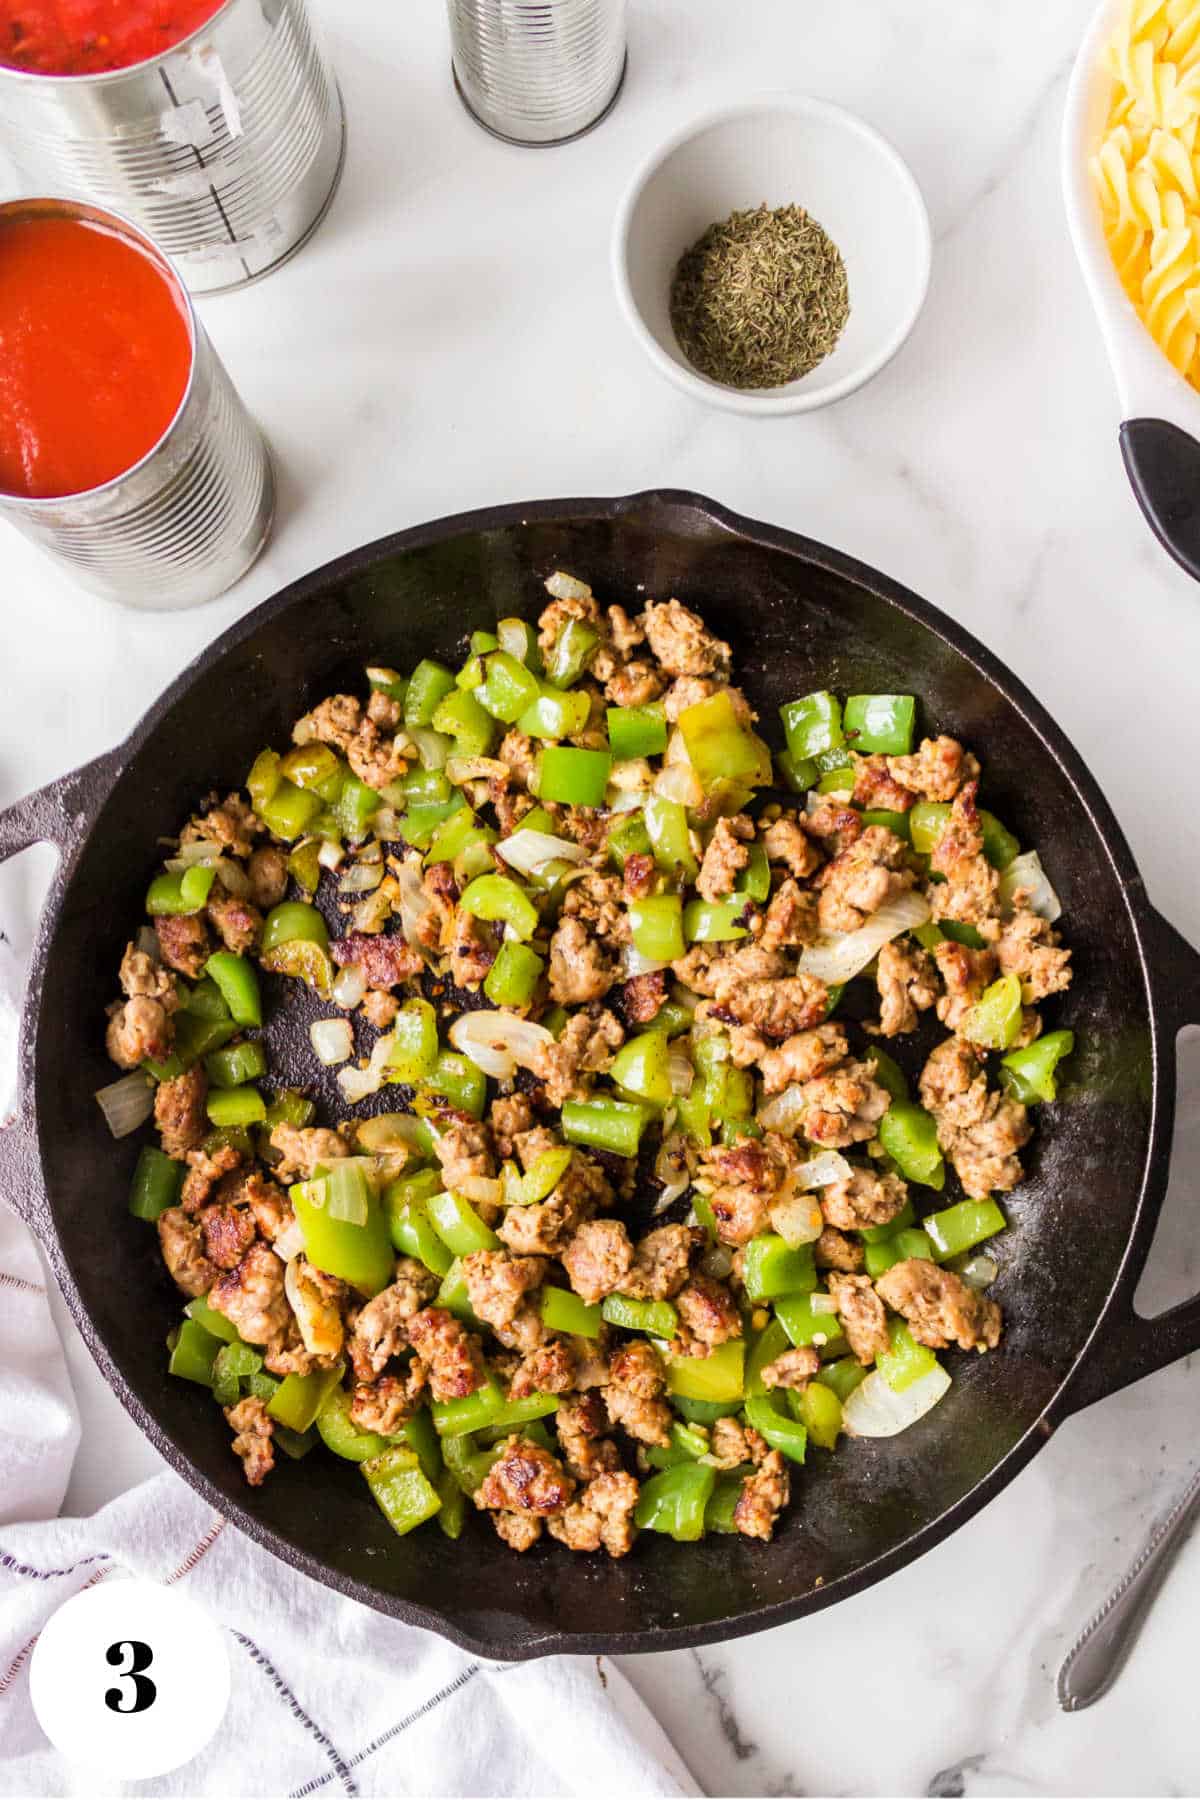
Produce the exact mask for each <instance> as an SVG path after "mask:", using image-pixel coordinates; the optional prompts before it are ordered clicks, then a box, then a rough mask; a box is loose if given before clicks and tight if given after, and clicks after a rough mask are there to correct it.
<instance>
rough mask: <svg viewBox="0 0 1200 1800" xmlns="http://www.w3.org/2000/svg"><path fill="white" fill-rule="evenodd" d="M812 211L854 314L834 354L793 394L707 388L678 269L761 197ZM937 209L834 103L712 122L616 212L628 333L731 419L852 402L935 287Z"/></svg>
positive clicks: (659, 163)
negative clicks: (676, 311) (705, 239)
mask: <svg viewBox="0 0 1200 1800" xmlns="http://www.w3.org/2000/svg"><path fill="white" fill-rule="evenodd" d="M764 202H765V204H766V205H767V206H769V207H777V206H787V205H796V206H803V207H804V208H805V209H806V210H807V211H808V212H810V213H811V214H812V216H813V218H814V219H816V220H817V221H818V223H819V224H821V225H822V226H824V228H825V230H826V231H827V232H828V233H829V235H830V237H831V238H832V239H833V241H834V243H835V244H836V245H837V247H838V249H839V250H840V251H841V253H842V256H843V258H844V259H845V263H846V274H847V277H848V279H849V284H850V317H849V319H848V320H847V322H846V326H845V328H844V330H843V332H842V335H841V337H840V339H839V340H838V344H837V347H836V349H834V350H833V351H832V352H831V354H830V355H829V356H827V357H826V358H825V361H824V362H822V363H819V364H818V365H817V367H816V368H815V369H813V370H812V371H811V372H810V373H809V374H807V375H804V376H802V377H801V378H800V380H799V381H793V382H789V383H788V384H787V386H785V387H778V388H756V389H739V388H730V387H724V386H722V384H721V383H720V382H716V381H710V380H709V379H708V377H707V376H705V375H701V373H700V372H699V370H698V369H694V368H693V367H692V365H691V364H690V363H689V362H688V360H687V358H686V357H685V356H684V354H683V351H682V350H681V349H680V347H679V345H678V343H677V342H676V339H675V333H674V332H673V331H672V329H671V320H670V314H669V297H670V291H671V280H672V277H673V275H674V273H675V265H676V264H677V263H678V261H679V258H680V257H681V256H682V254H683V252H684V251H685V250H686V249H688V248H689V246H690V245H692V244H694V243H695V241H696V239H697V238H698V237H700V236H702V234H703V233H704V232H705V231H706V230H707V229H708V227H709V226H710V225H712V224H715V223H717V222H718V221H720V220H723V219H727V218H728V217H729V214H730V213H731V212H735V211H742V210H744V209H746V208H748V207H754V206H758V205H760V204H762V203H764ZM931 254H932V240H931V236H930V230H929V215H928V213H927V212H926V210H925V202H924V201H923V200H922V198H921V191H920V189H919V188H918V186H917V184H916V182H915V181H914V179H913V177H912V174H911V173H910V171H909V169H908V166H907V164H906V163H905V162H904V161H903V159H902V158H901V157H900V156H899V155H898V153H897V152H896V151H895V150H894V149H893V148H892V146H891V145H890V144H889V143H888V142H887V140H886V138H883V137H881V136H880V135H879V133H878V132H877V131H875V130H874V129H873V128H872V127H871V126H870V125H867V124H864V122H863V121H862V120H861V119H857V118H855V117H854V115H853V113H848V112H845V111H844V110H843V109H842V108H841V107H840V106H833V105H831V103H830V102H829V101H828V100H814V99H811V98H809V97H807V96H804V95H795V96H792V95H786V94H785V95H775V96H767V97H764V98H763V99H761V100H751V101H747V102H745V103H743V104H742V105H739V106H730V107H723V108H721V109H720V110H719V111H717V112H711V113H707V114H705V115H704V116H703V117H702V118H700V119H697V120H696V121H695V122H694V123H692V124H691V125H688V126H686V127H685V128H684V130H682V131H680V132H677V133H676V135H675V136H674V137H672V138H670V139H669V140H668V142H667V143H666V144H665V145H663V146H662V147H661V148H660V149H658V150H656V151H655V152H654V154H653V155H652V156H650V157H649V158H648V159H647V160H646V162H645V163H644V164H643V165H642V167H641V168H640V169H639V170H638V172H637V174H636V175H635V177H634V179H633V181H632V183H631V184H630V187H629V189H628V191H627V193H626V195H625V198H624V199H623V200H622V202H621V205H620V208H619V209H618V212H617V218H616V224H615V226H614V229H613V241H612V265H613V279H614V281H615V283H616V288H617V297H618V299H619V301H620V303H621V309H622V311H623V312H624V314H625V317H626V318H627V319H628V321H629V325H630V329H631V330H632V332H633V334H634V336H635V337H636V338H637V340H638V342H639V343H640V344H641V345H642V348H643V349H644V350H645V352H646V354H647V355H648V356H649V358H650V360H651V362H653V363H654V364H655V365H656V366H657V367H658V369H660V370H661V372H662V373H663V374H664V375H665V376H667V378H668V379H669V380H670V381H673V382H674V383H675V384H676V386H677V387H681V388H683V390H684V391H685V393H689V394H692V395H693V396H694V397H695V398H696V399H698V400H707V401H709V402H710V403H711V404H712V405H714V406H726V407H729V408H730V409H731V410H732V411H734V412H740V413H751V414H762V415H767V416H770V415H771V414H773V413H795V412H810V411H812V410H813V408H814V407H818V406H827V405H828V404H829V402H830V401H831V400H840V399H841V398H842V397H843V396H844V395H846V394H852V393H853V392H854V390H855V388H859V387H861V386H862V384H863V382H864V381H869V380H870V378H871V376H872V375H875V374H877V373H878V371H879V370H880V369H882V368H883V366H884V364H885V363H886V362H888V361H889V359H890V358H891V357H893V356H894V355H895V354H896V351H897V350H898V349H899V348H900V346H901V344H902V343H903V342H904V340H905V338H906V337H907V336H908V334H909V332H910V331H911V330H912V328H913V325H914V324H915V322H916V318H917V314H918V313H919V312H920V310H921V305H922V302H923V301H924V299H925V293H926V289H927V288H928V286H929V267H930V259H931Z"/></svg>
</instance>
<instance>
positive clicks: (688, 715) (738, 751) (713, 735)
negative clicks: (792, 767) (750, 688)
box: [679, 688, 771, 793]
mask: <svg viewBox="0 0 1200 1800" xmlns="http://www.w3.org/2000/svg"><path fill="white" fill-rule="evenodd" d="M679 729H680V731H681V732H682V734H683V741H684V743H685V744H686V745H687V753H688V758H689V760H690V762H691V765H692V768H693V769H694V770H695V772H696V776H697V778H698V780H699V782H700V785H701V787H702V788H703V789H704V790H705V792H706V793H707V792H708V791H709V790H710V789H712V788H714V787H715V786H716V785H717V784H718V782H722V781H734V782H741V783H744V784H745V785H746V786H748V787H766V786H768V785H769V783H770V780H771V752H770V750H769V749H768V748H767V746H766V744H764V742H763V740H762V739H761V738H760V737H759V736H757V734H756V733H755V732H753V731H751V730H750V728H749V726H747V725H744V724H743V723H742V721H741V719H739V717H738V715H737V711H736V708H735V706H734V703H733V701H732V699H731V698H730V694H729V689H728V688H718V689H717V690H716V692H715V693H713V694H709V695H707V696H706V698H705V699H703V700H697V701H696V703H695V705H694V706H687V707H685V708H684V710H683V711H682V712H681V713H680V715H679Z"/></svg>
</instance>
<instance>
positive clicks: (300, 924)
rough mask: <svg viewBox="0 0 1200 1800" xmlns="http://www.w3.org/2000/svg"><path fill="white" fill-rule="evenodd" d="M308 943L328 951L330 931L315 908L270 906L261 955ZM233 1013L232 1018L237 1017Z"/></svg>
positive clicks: (294, 902)
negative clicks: (285, 946) (283, 946)
mask: <svg viewBox="0 0 1200 1800" xmlns="http://www.w3.org/2000/svg"><path fill="white" fill-rule="evenodd" d="M294 943H310V944H317V945H319V946H320V948H321V949H322V950H327V949H328V948H329V928H328V926H327V925H326V923H325V921H324V919H323V918H322V917H321V914H320V913H319V912H318V911H317V909H316V907H315V906H310V905H309V904H308V903H307V901H304V900H284V901H281V902H280V904H279V905H278V906H273V907H272V908H271V910H270V912H269V913H268V914H267V916H266V919H265V920H264V921H263V935H262V948H263V953H264V955H267V954H269V953H270V952H271V951H272V950H277V949H278V948H279V946H280V945H281V944H294ZM213 961H214V958H212V957H210V958H209V962H208V967H209V970H210V971H211V970H212V964H213ZM236 1016H237V1015H236V1013H235V1014H234V1017H235V1018H236Z"/></svg>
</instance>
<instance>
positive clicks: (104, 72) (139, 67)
mask: <svg viewBox="0 0 1200 1800" xmlns="http://www.w3.org/2000/svg"><path fill="white" fill-rule="evenodd" d="M236 5H237V0H221V5H220V6H219V7H218V9H217V11H216V12H215V13H213V14H212V16H211V17H210V18H207V19H205V21H204V23H203V24H202V25H197V26H196V28H195V30H193V31H189V32H188V34H187V36H186V37H181V38H180V39H179V41H178V42H177V43H174V44H170V45H168V47H167V48H166V49H165V50H160V51H159V52H158V53H157V55H155V56H143V57H142V59H141V61H140V62H135V63H122V65H121V67H120V68H119V69H96V70H93V71H92V72H91V73H90V74H81V75H71V74H68V73H66V72H65V71H64V72H63V73H62V74H59V75H52V74H42V73H41V71H40V70H38V69H16V68H14V67H13V65H12V64H11V63H6V62H0V81H6V80H10V79H11V80H15V81H24V82H29V83H33V84H40V85H48V84H50V83H52V82H54V83H62V84H64V85H66V86H69V87H73V88H76V87H90V86H96V85H99V84H101V83H104V82H110V81H120V80H121V78H122V77H123V76H126V75H137V74H141V73H143V72H144V71H145V70H146V69H153V68H154V67H156V65H157V64H158V63H160V62H162V61H163V60H164V58H166V57H168V56H176V55H178V53H179V52H180V51H181V50H186V49H188V48H190V46H191V45H192V44H193V43H194V42H195V40H196V39H197V38H198V37H200V36H201V35H202V34H203V33H204V32H206V31H211V30H212V28H213V26H214V25H215V24H216V23H217V21H218V20H219V19H220V18H222V17H223V16H224V14H225V13H227V12H228V11H229V9H230V8H231V7H232V6H236Z"/></svg>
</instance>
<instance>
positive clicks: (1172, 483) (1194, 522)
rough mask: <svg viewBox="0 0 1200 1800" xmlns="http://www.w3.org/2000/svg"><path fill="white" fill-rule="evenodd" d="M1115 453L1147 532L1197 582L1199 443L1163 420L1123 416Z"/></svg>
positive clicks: (1199, 566) (1199, 573)
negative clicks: (1143, 515) (1121, 463)
mask: <svg viewBox="0 0 1200 1800" xmlns="http://www.w3.org/2000/svg"><path fill="white" fill-rule="evenodd" d="M1120 435H1121V455H1122V456H1123V458H1124V459H1125V472H1126V474H1127V475H1128V476H1129V483H1130V486H1131V487H1132V488H1133V492H1134V495H1135V497H1136V499H1137V503H1138V505H1139V506H1140V507H1141V509H1142V511H1143V512H1144V513H1145V515H1146V519H1147V522H1148V524H1149V526H1150V529H1151V531H1152V532H1153V533H1154V535H1155V537H1156V538H1157V539H1158V541H1159V543H1160V544H1161V545H1162V547H1163V549H1164V550H1166V551H1167V552H1168V553H1169V554H1170V555H1171V556H1173V557H1174V558H1175V561H1176V562H1177V563H1178V564H1179V566H1180V568H1181V569H1186V570H1187V572H1188V574H1189V575H1191V576H1192V577H1193V578H1194V579H1195V580H1197V581H1200V443H1197V441H1196V439H1195V438H1194V437H1191V436H1189V434H1188V433H1187V432H1186V431H1183V430H1181V429H1180V427H1179V426H1178V425H1171V424H1168V422H1167V420H1166V419H1126V420H1125V422H1124V424H1123V425H1122V426H1121V434H1120Z"/></svg>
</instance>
